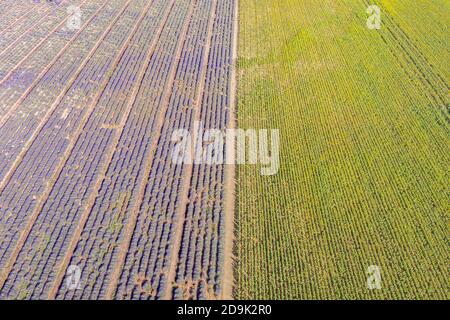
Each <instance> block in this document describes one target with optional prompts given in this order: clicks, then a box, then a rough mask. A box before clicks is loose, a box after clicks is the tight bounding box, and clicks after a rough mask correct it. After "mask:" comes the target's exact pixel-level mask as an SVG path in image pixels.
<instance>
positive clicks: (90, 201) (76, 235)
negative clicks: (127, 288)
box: [48, 0, 175, 299]
mask: <svg viewBox="0 0 450 320" xmlns="http://www.w3.org/2000/svg"><path fill="white" fill-rule="evenodd" d="M173 1H175V0H172V2H173ZM153 4H154V0H152V1H150V2H149V3H148V4H147V6H146V7H145V9H144V10H143V12H142V14H141V16H140V17H139V19H138V21H137V22H136V25H135V27H134V28H133V30H132V31H131V32H130V35H129V36H128V38H127V40H126V41H125V42H126V45H124V47H123V48H122V50H121V52H120V54H119V55H118V57H117V60H116V61H115V62H114V67H113V68H111V69H112V70H115V69H116V68H117V66H118V64H119V62H120V60H121V58H122V56H123V54H124V52H125V50H126V49H127V48H129V45H130V41H131V40H132V38H133V37H134V35H135V33H136V31H137V29H138V28H139V26H140V25H141V23H142V21H143V19H144V18H145V16H146V15H147V13H148V11H149V9H150V7H151V6H152V5H153ZM165 24H166V21H165V20H164V19H163V21H162V26H164V25H165ZM161 29H162V28H161ZM154 39H159V33H158V34H157V35H156V36H155V38H154ZM156 44H157V40H154V41H153V43H152V45H151V46H150V49H149V50H148V53H147V54H148V55H149V56H152V55H153V52H154V49H155V47H156ZM147 64H148V63H147V61H144V63H143V65H142V67H141V70H146V69H147ZM144 72H145V71H144ZM112 76H113V73H111V76H110V77H108V79H106V81H105V82H104V83H103V85H102V89H101V90H99V92H98V94H97V96H96V97H95V99H94V101H93V102H92V104H91V105H90V108H89V111H88V112H87V113H89V114H87V116H86V117H85V118H84V119H83V120H82V125H81V126H80V128H81V130H79V132H77V133H78V136H77V138H76V141H78V138H79V135H80V134H81V132H82V129H84V127H85V125H86V123H87V122H88V120H89V118H90V116H91V115H92V112H93V111H94V109H95V106H96V105H97V103H98V101H99V100H100V98H101V96H102V95H103V92H104V90H105V88H106V86H107V85H108V83H109V81H110V79H111V77H112ZM134 86H135V88H136V87H138V88H140V81H136V83H135V85H134ZM138 91H139V90H133V95H132V96H135V95H137V93H138ZM131 99H133V98H131ZM131 99H130V100H131ZM130 100H129V101H130ZM133 104H134V103H133ZM133 104H131V105H130V104H129V103H127V109H126V111H125V114H124V116H123V118H122V119H121V121H120V123H119V129H118V130H119V131H116V134H115V136H114V140H113V143H112V147H110V148H108V150H110V151H109V152H108V154H107V156H106V161H105V163H104V165H103V167H102V168H101V169H100V170H99V173H98V174H97V176H98V178H97V179H96V180H97V181H96V183H95V185H94V187H93V188H94V191H93V192H92V193H91V194H90V195H89V198H88V201H87V204H86V206H85V208H84V210H83V212H82V214H81V217H80V220H79V222H78V224H77V227H76V229H75V232H74V235H73V236H72V239H71V242H70V245H69V247H68V249H67V251H66V254H65V256H64V258H63V260H62V261H61V263H60V266H59V267H58V269H59V271H58V273H57V276H56V278H55V280H54V283H53V286H52V288H51V290H50V292H49V293H48V299H55V298H56V295H57V293H58V289H59V287H60V284H61V283H62V280H63V278H64V275H65V270H66V269H67V266H68V264H69V262H70V259H71V258H72V255H73V252H74V251H75V249H76V245H77V244H78V241H79V239H80V236H81V234H82V233H83V230H84V226H85V224H86V221H87V219H88V217H89V213H90V212H91V210H92V207H93V206H94V204H95V200H96V199H97V197H98V193H99V189H100V187H101V185H102V183H103V180H104V175H105V173H106V171H107V170H108V168H109V166H110V163H111V161H112V158H113V156H114V153H115V151H116V149H117V144H118V142H119V139H120V136H121V133H122V130H123V128H124V127H125V124H126V121H127V120H128V116H129V114H130V112H131V107H132V105H133ZM76 141H75V142H74V143H73V145H71V151H72V149H73V147H74V146H75V144H76ZM68 158H69V157H67V158H66V159H65V160H64V163H63V165H62V166H61V167H62V168H63V167H64V165H65V163H66V161H67V159H68ZM102 177H103V178H102Z"/></svg>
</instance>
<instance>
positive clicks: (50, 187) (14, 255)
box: [0, 0, 132, 289]
mask: <svg viewBox="0 0 450 320" xmlns="http://www.w3.org/2000/svg"><path fill="white" fill-rule="evenodd" d="M131 1H132V0H128V2H127V3H126V4H125V5H124V7H123V8H122V10H121V11H120V12H119V13H118V15H117V17H116V18H115V19H114V20H113V22H112V23H111V24H110V25H109V27H108V28H107V29H106V30H105V31H104V33H103V34H102V36H101V37H100V39H99V40H98V41H97V44H96V45H95V46H94V48H92V50H91V52H90V53H89V54H88V56H87V57H86V58H85V61H83V63H82V64H81V65H80V67H79V68H78V70H77V72H76V73H75V74H76V75H74V76H73V77H72V79H71V80H70V81H69V83H70V85H69V89H70V87H71V86H72V84H73V82H74V81H75V80H76V78H77V76H78V75H79V73H80V72H81V71H82V69H83V68H84V67H85V65H86V63H87V62H88V61H89V59H90V58H91V56H92V55H93V54H94V53H95V51H96V50H97V48H98V47H99V46H100V44H101V42H102V41H103V39H104V38H105V37H106V35H107V34H108V33H109V32H110V31H111V29H112V26H113V25H115V23H116V21H117V20H118V19H119V18H120V16H121V15H122V13H123V11H125V9H126V8H127V7H128V5H129V3H130V2H131ZM107 2H108V1H106V2H105V4H104V5H106V3H107ZM104 5H103V6H104ZM103 6H102V7H101V8H100V9H99V10H101V9H102V8H103ZM66 91H67V90H64V93H63V94H61V95H60V96H61V97H62V96H64V94H65V92H66ZM58 100H59V101H58ZM58 100H57V103H56V102H55V103H54V104H53V106H52V109H53V110H51V112H48V113H47V116H46V117H45V119H44V120H43V121H41V124H40V128H39V129H38V130H36V131H35V133H34V134H33V137H32V139H33V141H34V139H35V138H36V137H37V136H38V134H39V132H40V130H41V129H42V128H43V126H44V125H45V123H46V122H47V121H48V119H49V118H50V116H51V114H52V113H53V111H54V109H55V108H56V106H57V105H58V104H59V103H60V102H61V99H58ZM30 141H31V140H28V143H27V146H28V148H29V147H30V146H31V144H32V143H33V142H31V143H30ZM74 144H75V143H74V142H70V144H69V146H70V145H74ZM28 148H27V149H28ZM72 148H73V147H72ZM27 149H24V151H23V152H21V157H20V159H19V158H18V159H17V160H16V162H17V165H16V166H15V168H17V166H18V163H20V161H21V160H22V159H23V157H24V156H25V154H26V153H27V152H28V150H27ZM70 152H71V150H69V147H68V149H66V151H65V153H64V155H63V158H64V157H68V156H67V154H70ZM16 162H15V163H16ZM64 163H65V161H64ZM64 163H62V162H60V163H59V166H58V167H57V168H56V170H55V172H54V173H53V175H52V177H51V178H50V179H49V180H48V182H47V188H46V190H45V192H44V193H43V194H42V195H41V196H40V198H39V200H38V201H37V204H36V207H35V209H34V210H33V212H32V213H31V214H30V218H29V219H28V222H27V225H26V227H25V228H24V230H23V231H22V232H21V234H20V236H19V239H18V240H17V243H16V246H15V248H14V250H13V253H12V254H11V256H10V258H9V259H8V262H7V263H6V264H5V267H4V268H3V270H2V273H1V274H0V289H1V288H3V286H4V284H5V281H6V279H7V278H8V275H9V273H10V272H11V270H12V267H13V266H14V263H15V262H16V260H17V257H18V255H19V253H20V250H22V247H23V246H24V244H25V241H26V239H27V238H28V235H29V233H30V231H31V230H32V228H33V225H34V223H35V222H36V219H37V217H38V216H39V213H40V212H41V210H42V208H43V206H44V204H45V203H46V201H47V200H48V197H49V195H50V193H51V191H52V190H53V187H54V184H55V182H56V180H57V179H58V176H59V174H60V172H61V170H62V169H63V165H64ZM13 171H15V169H14V170H13ZM12 174H13V173H10V175H9V178H10V177H11V176H12ZM5 185H6V183H3V182H2V185H1V186H0V193H1V192H2V191H3V188H4V187H5Z"/></svg>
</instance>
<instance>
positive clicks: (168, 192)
mask: <svg viewBox="0 0 450 320" xmlns="http://www.w3.org/2000/svg"><path fill="white" fill-rule="evenodd" d="M211 3H212V2H211V1H199V3H198V5H197V7H196V8H195V14H194V17H193V19H192V21H191V23H190V26H189V29H188V34H187V37H186V40H185V44H184V47H183V50H182V55H181V61H180V64H179V65H178V68H177V73H176V77H175V82H174V86H173V88H172V94H171V96H170V100H169V105H168V109H167V112H166V115H165V122H164V125H163V127H162V131H161V137H160V138H159V141H158V145H157V148H156V150H153V152H155V157H154V159H153V163H152V166H151V171H150V176H149V180H148V183H147V186H146V188H145V190H146V192H145V195H144V199H143V203H142V205H141V207H140V211H139V214H138V219H137V223H136V228H135V233H134V234H133V237H132V240H131V245H130V248H129V250H128V254H127V257H126V263H125V267H124V270H123V272H122V276H121V278H120V282H119V287H118V289H117V297H118V298H120V299H130V298H131V299H155V298H156V299H158V298H163V297H164V294H165V292H166V290H167V287H168V286H170V284H169V283H168V279H167V276H168V272H169V266H170V264H171V263H176V261H170V260H171V259H170V258H171V256H172V254H171V253H172V250H173V246H174V242H175V237H174V226H175V224H176V221H177V217H176V214H175V213H176V209H177V200H178V197H179V193H180V190H181V184H182V182H183V179H185V175H184V171H185V170H184V168H183V167H182V166H176V165H175V164H174V163H173V162H172V160H171V153H170V152H171V150H173V148H172V147H173V145H172V142H171V137H172V133H173V131H174V130H176V129H178V128H188V129H191V128H192V127H193V119H194V115H193V112H194V107H195V106H194V100H195V94H196V92H197V89H198V87H199V86H200V85H201V81H202V79H201V77H200V75H201V70H200V66H202V64H203V61H202V59H203V54H204V50H205V49H206V48H205V45H206V43H207V40H208V39H207V37H208V32H207V29H208V23H209V19H210V17H211V13H212V12H211V10H212V8H211ZM152 131H153V130H152ZM136 279H138V281H136Z"/></svg>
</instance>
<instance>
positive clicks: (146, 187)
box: [0, 0, 236, 299]
mask: <svg viewBox="0 0 450 320" xmlns="http://www.w3.org/2000/svg"><path fill="white" fill-rule="evenodd" d="M12 3H13V2H12V1H10V0H3V1H0V141H1V144H0V271H1V272H0V298H2V299H16V298H20V299H30V298H31V299H37V298H50V299H55V298H57V299H100V298H107V299H114V298H115V299H157V298H158V299H162V298H167V299H170V298H177V299H188V298H199V299H200V298H202V299H205V298H208V299H213V298H224V297H231V282H232V280H231V279H232V275H231V268H228V269H227V270H224V265H225V264H226V263H228V264H229V262H226V261H228V260H229V258H227V257H229V256H230V255H231V243H228V242H229V240H230V239H231V238H230V237H229V236H227V234H226V232H225V230H232V225H229V224H230V221H231V222H232V221H233V220H232V219H231V220H230V218H229V217H228V215H229V214H230V212H231V211H232V210H231V211H230V210H229V209H227V208H226V205H225V203H226V202H227V201H225V200H226V199H228V198H231V197H232V192H233V190H232V188H229V189H227V190H226V189H225V185H226V184H227V183H229V182H228V181H230V180H231V179H232V171H230V170H228V169H226V168H225V166H222V165H218V166H200V165H177V164H175V163H174V162H172V161H171V157H170V152H171V150H172V149H173V144H174V143H175V142H174V141H172V139H171V137H172V133H173V131H174V130H175V129H178V128H185V129H188V130H191V129H192V127H193V125H194V122H195V121H200V120H201V121H203V123H204V125H205V127H208V128H218V129H223V128H226V127H230V126H232V125H233V124H232V121H233V119H234V116H233V108H234V105H233V101H234V99H233V96H234V90H233V81H232V78H233V77H232V75H233V63H232V62H233V40H234V39H235V38H234V30H235V26H236V11H235V1H233V0H211V1H210V0H151V1H150V0H115V1H106V0H89V1H81V0H80V1H77V0H74V1H64V0H62V1H54V2H47V1H14V4H12ZM69 6H75V8H78V9H79V12H80V13H81V19H79V25H77V26H75V27H71V26H72V24H73V19H74V16H73V15H71V10H72V9H69V8H70V7H69ZM68 9H69V10H68ZM75 18H76V17H75ZM227 248H228V249H227ZM74 270H75V271H74ZM73 276H79V277H80V278H79V281H77V284H76V287H74V288H72V287H70V284H71V280H72V279H71V278H72V277H73Z"/></svg>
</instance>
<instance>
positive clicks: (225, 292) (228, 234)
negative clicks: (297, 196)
mask: <svg viewBox="0 0 450 320" xmlns="http://www.w3.org/2000/svg"><path fill="white" fill-rule="evenodd" d="M238 40H239V0H235V5H234V19H233V41H232V46H233V47H232V54H233V56H232V62H231V63H232V65H231V79H230V109H229V110H230V111H229V112H230V120H229V124H228V126H229V129H235V128H236V127H237V117H236V106H237V102H238V100H237V99H238V97H237V90H238V86H237V73H236V69H237V61H238V43H239V42H238ZM226 150H227V151H230V152H231V155H230V158H231V159H232V160H233V163H232V164H231V163H229V162H228V161H227V162H228V163H227V164H226V165H225V177H224V180H225V184H224V185H225V190H224V193H225V196H224V202H225V210H224V215H225V217H224V222H225V223H224V224H225V237H224V267H223V272H224V276H223V289H222V297H221V298H222V299H223V300H231V299H233V290H234V281H235V277H234V276H235V268H234V261H235V257H234V252H235V235H234V232H235V228H234V226H235V224H236V221H235V214H234V213H235V210H236V200H235V197H236V181H235V178H236V165H235V162H234V160H235V151H236V150H235V148H234V146H233V148H226ZM227 158H228V155H227Z"/></svg>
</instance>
